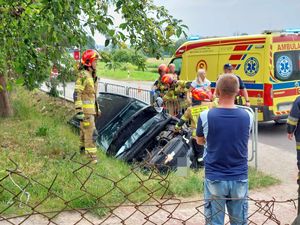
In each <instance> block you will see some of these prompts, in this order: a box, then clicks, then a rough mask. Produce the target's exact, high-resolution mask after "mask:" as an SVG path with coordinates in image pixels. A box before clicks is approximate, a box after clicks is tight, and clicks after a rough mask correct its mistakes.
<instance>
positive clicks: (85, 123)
mask: <svg viewBox="0 0 300 225" xmlns="http://www.w3.org/2000/svg"><path fill="white" fill-rule="evenodd" d="M82 124H83V126H85V127H87V126H90V125H91V123H90V122H83V123H82Z"/></svg>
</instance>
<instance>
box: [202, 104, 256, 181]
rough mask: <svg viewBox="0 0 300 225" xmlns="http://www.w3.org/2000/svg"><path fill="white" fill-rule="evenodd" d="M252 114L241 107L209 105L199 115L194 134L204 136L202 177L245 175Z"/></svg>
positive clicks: (235, 177) (246, 176)
mask: <svg viewBox="0 0 300 225" xmlns="http://www.w3.org/2000/svg"><path fill="white" fill-rule="evenodd" d="M252 121H253V115H252V114H251V112H248V111H247V110H245V109H241V108H232V109H228V108H213V109H210V110H207V111H204V112H202V113H201V114H200V117H199V120H198V126H197V136H199V137H205V139H206V146H205V147H206V150H205V155H204V165H205V176H206V178H207V179H210V180H244V179H247V178H248V140H249V134H250V129H251V127H252Z"/></svg>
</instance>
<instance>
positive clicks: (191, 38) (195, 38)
mask: <svg viewBox="0 0 300 225" xmlns="http://www.w3.org/2000/svg"><path fill="white" fill-rule="evenodd" d="M199 39H200V36H199V35H195V36H189V37H188V38H187V40H188V41H196V40H199Z"/></svg>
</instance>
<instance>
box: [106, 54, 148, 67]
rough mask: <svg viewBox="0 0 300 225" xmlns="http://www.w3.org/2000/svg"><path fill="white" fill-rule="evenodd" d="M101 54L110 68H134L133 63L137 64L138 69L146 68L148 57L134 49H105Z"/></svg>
mask: <svg viewBox="0 0 300 225" xmlns="http://www.w3.org/2000/svg"><path fill="white" fill-rule="evenodd" d="M101 56H102V58H103V61H104V62H105V63H106V67H107V68H108V69H114V70H115V69H117V68H120V67H121V69H122V70H130V69H132V70H133V69H134V68H133V66H132V65H135V66H137V67H138V70H142V71H145V70H146V57H145V56H144V55H143V54H142V53H141V52H136V51H134V50H132V49H116V50H114V51H113V52H112V53H110V52H107V51H103V52H102V53H101ZM121 64H122V65H121ZM130 64H132V65H130Z"/></svg>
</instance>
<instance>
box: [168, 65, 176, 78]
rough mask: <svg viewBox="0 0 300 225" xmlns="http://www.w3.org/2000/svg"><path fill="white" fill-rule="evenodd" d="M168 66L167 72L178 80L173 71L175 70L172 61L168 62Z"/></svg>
mask: <svg viewBox="0 0 300 225" xmlns="http://www.w3.org/2000/svg"><path fill="white" fill-rule="evenodd" d="M168 68H169V73H171V74H173V76H174V79H175V80H178V75H177V73H176V71H175V70H176V66H175V64H174V63H170V64H169V66H168Z"/></svg>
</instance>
